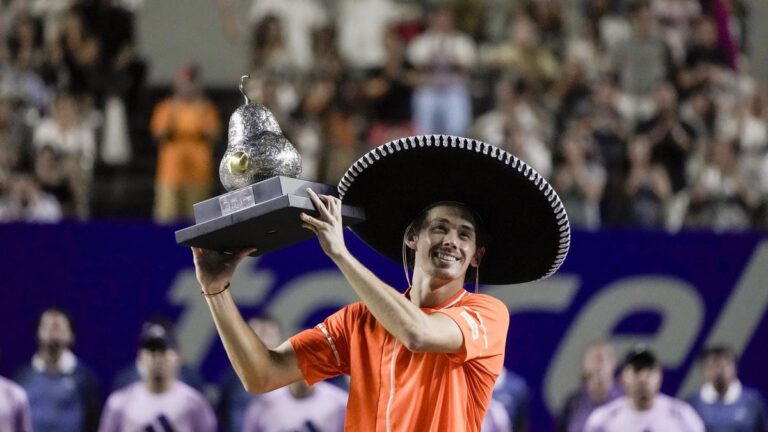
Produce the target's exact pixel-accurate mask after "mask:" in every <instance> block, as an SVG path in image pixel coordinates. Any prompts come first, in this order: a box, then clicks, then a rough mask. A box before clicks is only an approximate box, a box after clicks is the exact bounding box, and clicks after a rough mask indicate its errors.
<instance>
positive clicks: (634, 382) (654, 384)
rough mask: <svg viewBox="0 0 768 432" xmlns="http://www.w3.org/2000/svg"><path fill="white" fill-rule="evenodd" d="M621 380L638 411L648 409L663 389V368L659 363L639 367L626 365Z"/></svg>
mask: <svg viewBox="0 0 768 432" xmlns="http://www.w3.org/2000/svg"><path fill="white" fill-rule="evenodd" d="M621 382H622V384H623V385H624V391H625V392H626V393H627V396H628V397H629V399H630V400H631V402H632V405H633V406H634V408H635V409H636V410H638V411H645V410H648V409H650V408H651V407H652V406H653V399H654V398H655V397H656V395H657V394H659V389H661V368H660V367H659V366H658V365H657V366H650V367H643V368H639V369H637V368H635V367H633V366H625V367H624V369H623V370H622V373H621Z"/></svg>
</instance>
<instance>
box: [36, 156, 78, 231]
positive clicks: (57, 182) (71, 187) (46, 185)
mask: <svg viewBox="0 0 768 432" xmlns="http://www.w3.org/2000/svg"><path fill="white" fill-rule="evenodd" d="M35 180H37V183H38V184H39V185H40V189H41V190H42V191H43V192H45V193H47V194H50V195H51V196H53V197H54V198H56V201H57V202H58V203H59V205H60V206H61V213H62V216H64V217H65V218H74V217H76V216H77V201H76V199H75V195H76V193H77V192H76V189H77V185H76V184H75V181H76V177H75V176H73V175H72V173H71V172H70V171H68V170H67V168H66V166H65V165H64V163H63V160H62V157H61V155H60V154H59V153H57V152H56V150H54V149H53V148H52V147H50V146H45V147H43V148H41V149H40V150H39V151H38V152H37V156H36V157H35Z"/></svg>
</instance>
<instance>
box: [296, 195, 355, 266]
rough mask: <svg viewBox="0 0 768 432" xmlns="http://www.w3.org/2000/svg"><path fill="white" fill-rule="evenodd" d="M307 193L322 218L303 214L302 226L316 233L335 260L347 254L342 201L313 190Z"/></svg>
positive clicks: (323, 246)
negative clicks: (342, 218) (342, 220)
mask: <svg viewBox="0 0 768 432" xmlns="http://www.w3.org/2000/svg"><path fill="white" fill-rule="evenodd" d="M307 193H308V194H309V198H310V199H311V200H312V203H313V204H314V205H315V208H316V209H317V211H318V212H319V213H320V218H319V219H318V218H314V217H312V216H310V215H308V214H306V213H301V216H300V217H301V222H302V224H301V226H302V227H304V228H306V229H308V230H310V231H312V232H314V233H315V235H316V236H317V239H318V240H319V241H320V246H322V248H323V251H324V252H325V253H326V255H328V256H329V257H330V258H331V259H334V260H335V259H336V258H339V257H341V256H342V255H344V254H345V253H347V246H346V244H345V243H344V225H343V224H342V223H341V200H340V199H338V198H336V197H333V196H330V195H318V194H316V193H315V191H313V190H312V189H307Z"/></svg>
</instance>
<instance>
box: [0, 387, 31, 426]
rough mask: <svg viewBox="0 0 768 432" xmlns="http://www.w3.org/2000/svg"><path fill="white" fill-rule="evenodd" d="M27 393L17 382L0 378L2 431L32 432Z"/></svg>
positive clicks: (0, 421)
mask: <svg viewBox="0 0 768 432" xmlns="http://www.w3.org/2000/svg"><path fill="white" fill-rule="evenodd" d="M31 430H32V416H31V414H30V413H29V399H27V392H25V391H24V389H23V388H21V387H20V386H19V385H18V384H16V383H15V382H13V381H11V380H8V379H6V378H3V377H2V376H0V431H8V432H30V431H31Z"/></svg>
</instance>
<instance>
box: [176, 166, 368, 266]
mask: <svg viewBox="0 0 768 432" xmlns="http://www.w3.org/2000/svg"><path fill="white" fill-rule="evenodd" d="M307 188H311V189H312V190H313V191H315V192H317V193H318V194H323V195H334V196H336V195H337V192H336V188H335V187H333V186H329V185H326V184H322V183H315V182H310V181H305V180H299V179H295V178H291V177H283V176H277V177H272V178H269V179H266V180H263V181H261V182H258V183H255V184H252V185H250V186H246V187H243V188H240V189H236V190H234V191H232V192H229V193H226V194H223V195H219V196H218V197H214V198H211V199H208V200H205V201H202V202H200V203H197V204H195V205H194V207H193V208H194V213H195V225H193V226H191V227H188V228H184V229H181V230H179V231H176V243H178V244H183V245H187V246H196V247H200V248H204V249H210V250H215V251H219V252H235V251H238V250H241V249H244V248H249V247H255V248H256V249H257V250H256V252H254V253H253V254H252V256H259V255H263V254H265V253H267V252H271V251H274V250H278V249H282V248H284V247H286V246H289V245H292V244H294V243H298V242H300V241H302V240H306V239H308V238H311V237H313V236H314V234H313V233H312V231H309V230H308V229H306V228H302V226H301V223H302V222H301V219H299V214H301V213H302V212H305V213H307V214H310V215H312V216H314V217H319V216H318V212H317V210H316V209H315V206H314V204H313V203H312V200H311V199H310V198H309V195H307ZM341 215H342V223H343V224H344V225H345V226H347V225H352V224H355V223H357V222H361V221H363V220H365V212H364V211H363V210H362V209H361V208H358V207H352V206H347V205H342V206H341Z"/></svg>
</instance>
